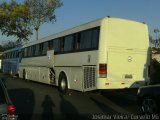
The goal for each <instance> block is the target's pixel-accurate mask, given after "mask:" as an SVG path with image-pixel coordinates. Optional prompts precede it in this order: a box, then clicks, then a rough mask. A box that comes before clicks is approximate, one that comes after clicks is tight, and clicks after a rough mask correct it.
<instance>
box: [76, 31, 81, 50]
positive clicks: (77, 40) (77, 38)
mask: <svg viewBox="0 0 160 120" xmlns="http://www.w3.org/2000/svg"><path fill="white" fill-rule="evenodd" d="M79 49H80V33H76V34H75V50H79Z"/></svg>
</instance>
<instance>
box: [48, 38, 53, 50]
mask: <svg viewBox="0 0 160 120" xmlns="http://www.w3.org/2000/svg"><path fill="white" fill-rule="evenodd" d="M52 49H53V40H50V41H49V42H48V50H52Z"/></svg>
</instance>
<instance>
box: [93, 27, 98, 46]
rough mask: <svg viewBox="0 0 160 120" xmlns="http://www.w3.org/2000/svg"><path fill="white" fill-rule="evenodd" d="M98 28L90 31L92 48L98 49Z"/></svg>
mask: <svg viewBox="0 0 160 120" xmlns="http://www.w3.org/2000/svg"><path fill="white" fill-rule="evenodd" d="M98 41H99V28H96V29H93V30H92V48H98Z"/></svg>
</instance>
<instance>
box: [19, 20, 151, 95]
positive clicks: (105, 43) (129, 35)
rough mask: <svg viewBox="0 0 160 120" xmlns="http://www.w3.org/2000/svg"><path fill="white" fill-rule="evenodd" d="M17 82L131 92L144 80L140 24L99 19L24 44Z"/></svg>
mask: <svg viewBox="0 0 160 120" xmlns="http://www.w3.org/2000/svg"><path fill="white" fill-rule="evenodd" d="M22 52H23V58H22V60H21V63H20V77H22V78H24V79H29V80H33V81H36V82H41V83H46V84H51V85H55V86H58V87H59V88H60V90H61V91H63V92H65V91H67V90H68V89H73V90H78V91H83V92H84V91H90V90H95V89H119V88H131V87H134V85H135V84H136V85H140V84H142V83H145V82H146V80H147V79H148V65H149V38H148V28H147V25H146V24H145V23H141V22H135V21H130V20H126V19H120V18H112V17H104V18H102V19H98V20H95V21H92V22H89V23H86V24H83V25H80V26H77V27H74V28H72V29H69V30H65V31H63V32H60V33H56V34H54V35H51V36H48V37H45V38H43V39H40V40H37V41H33V42H30V43H27V44H26V45H24V46H23V49H22Z"/></svg>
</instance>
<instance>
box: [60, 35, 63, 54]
mask: <svg viewBox="0 0 160 120" xmlns="http://www.w3.org/2000/svg"><path fill="white" fill-rule="evenodd" d="M60 50H61V53H63V52H64V38H61V39H60Z"/></svg>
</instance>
